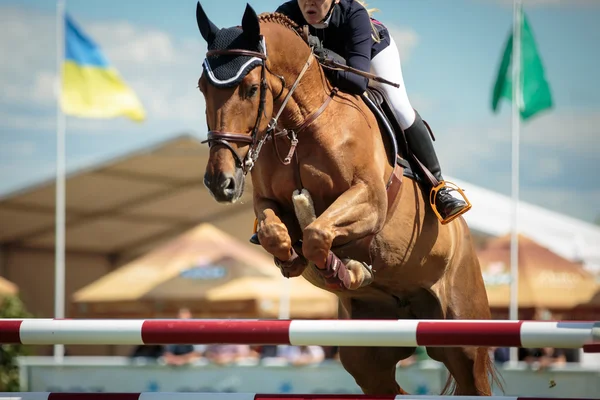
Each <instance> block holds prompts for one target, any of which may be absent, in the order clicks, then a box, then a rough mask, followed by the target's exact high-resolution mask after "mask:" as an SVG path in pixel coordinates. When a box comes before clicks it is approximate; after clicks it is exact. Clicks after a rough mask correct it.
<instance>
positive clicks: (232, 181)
mask: <svg viewBox="0 0 600 400" xmlns="http://www.w3.org/2000/svg"><path fill="white" fill-rule="evenodd" d="M227 189H229V190H233V189H235V179H233V178H229V184H228V185H227Z"/></svg>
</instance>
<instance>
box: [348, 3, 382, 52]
mask: <svg viewBox="0 0 600 400" xmlns="http://www.w3.org/2000/svg"><path fill="white" fill-rule="evenodd" d="M354 1H356V2H357V3H358V4H360V5H361V6H363V7H364V8H365V10H367V13H368V14H369V17H371V16H372V15H373V14H374V13H376V12H377V11H379V9H378V8H368V7H369V6H368V5H367V2H366V1H364V0H354ZM371 29H372V30H373V34H371V37H372V38H373V40H374V41H376V42H377V43H379V42H381V37H380V36H379V31H377V28H375V25H373V21H371Z"/></svg>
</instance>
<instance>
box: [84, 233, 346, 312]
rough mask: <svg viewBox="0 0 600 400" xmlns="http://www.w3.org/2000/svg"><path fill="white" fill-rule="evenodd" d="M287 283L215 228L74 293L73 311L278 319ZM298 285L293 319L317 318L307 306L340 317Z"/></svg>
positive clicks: (264, 259) (322, 295)
mask: <svg viewBox="0 0 600 400" xmlns="http://www.w3.org/2000/svg"><path fill="white" fill-rule="evenodd" d="M281 279H282V277H281V273H280V272H279V269H278V268H277V267H276V266H275V265H274V263H273V259H272V257H271V256H270V255H268V254H267V253H266V252H264V251H260V250H258V249H255V248H253V247H251V245H248V244H245V243H241V242H240V241H239V240H237V239H235V238H233V237H232V236H229V235H228V234H226V233H225V232H223V231H221V230H219V229H217V228H216V227H214V226H213V225H211V224H201V225H199V226H197V227H195V228H193V229H191V230H190V231H188V232H185V233H184V234H182V235H180V236H178V237H176V238H175V239H173V240H172V241H170V242H168V243H166V244H165V245H163V246H160V247H157V248H155V249H153V250H151V251H150V252H148V253H147V254H145V255H143V256H142V257H140V258H138V259H135V260H133V261H131V262H129V263H127V264H125V265H124V266H122V267H120V268H118V269H116V270H114V271H112V272H110V273H108V274H106V275H105V276H103V277H102V278H100V279H98V280H97V281H95V282H92V283H91V284H90V285H88V286H86V287H84V288H82V289H80V290H79V291H77V292H75V293H74V295H73V303H74V305H75V306H76V313H78V314H81V315H82V316H88V317H89V316H90V315H92V314H95V315H98V316H103V317H106V316H114V315H119V316H123V317H130V318H133V317H136V316H137V317H140V316H146V317H149V316H153V317H159V316H162V315H167V316H168V315H173V314H174V313H175V312H176V311H175V310H176V309H177V308H179V307H183V306H185V307H189V308H191V309H193V311H194V315H198V316H202V317H209V316H217V317H225V316H231V315H237V316H240V315H241V316H252V317H255V316H256V314H257V313H258V314H265V315H274V316H276V315H277V310H278V304H279V298H278V297H277V296H280V295H282V294H284V293H283V291H282V287H285V286H286V285H283V286H282V284H281V283H282V282H281ZM293 282H294V283H293V284H292V285H291V286H290V287H291V290H292V298H291V300H292V304H291V305H290V311H291V314H292V315H294V317H297V315H295V314H294V311H295V310H297V311H298V312H300V311H302V313H301V315H309V314H310V313H311V309H310V307H308V306H306V304H307V299H310V301H314V307H313V310H314V313H313V314H314V316H318V315H322V314H324V313H329V311H330V310H331V309H332V308H335V309H336V310H337V299H336V298H335V296H334V295H332V294H330V293H328V292H325V291H323V290H320V289H318V288H316V287H313V286H312V285H310V284H309V283H308V282H307V281H306V280H304V278H302V277H298V278H294V279H293ZM301 282H305V283H301ZM217 288H218V289H219V290H218V291H216V292H214V290H215V289H217ZM222 288H224V289H222ZM232 288H233V289H232ZM275 293H276V294H275ZM296 293H299V294H298V295H296ZM302 293H306V294H307V296H308V297H305V296H304V295H303V294H302ZM317 294H318V295H317ZM311 296H312V297H311ZM275 300H276V301H275ZM294 302H295V303H296V304H294ZM275 303H276V304H277V305H276V306H275V305H274V304H275ZM324 310H325V311H324ZM328 315H331V313H329V314H328Z"/></svg>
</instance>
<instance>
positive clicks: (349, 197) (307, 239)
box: [302, 184, 386, 289]
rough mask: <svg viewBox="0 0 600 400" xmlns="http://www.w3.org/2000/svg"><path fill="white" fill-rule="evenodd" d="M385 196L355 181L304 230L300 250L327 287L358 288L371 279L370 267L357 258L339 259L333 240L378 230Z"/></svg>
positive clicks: (345, 241) (382, 218)
mask: <svg viewBox="0 0 600 400" xmlns="http://www.w3.org/2000/svg"><path fill="white" fill-rule="evenodd" d="M385 211H386V196H385V192H384V193H383V196H380V195H378V194H377V193H374V192H373V190H372V189H370V188H369V186H367V185H366V184H356V185H354V186H352V187H351V188H350V189H348V190H347V191H346V192H344V193H343V194H342V195H340V196H339V197H338V198H337V199H336V200H335V201H334V202H333V203H332V204H331V205H330V206H329V207H328V208H327V209H326V210H325V211H324V212H323V213H322V214H321V215H320V216H319V217H318V218H317V219H315V220H314V221H313V222H312V223H311V224H309V225H308V226H307V227H306V228H305V230H304V233H303V243H302V253H303V254H304V257H306V258H307V259H308V260H309V261H311V262H313V263H314V264H315V266H316V267H317V270H318V271H319V272H320V273H321V275H323V277H324V278H325V280H326V281H327V283H328V284H329V286H330V287H334V288H341V289H344V288H345V289H357V288H359V287H362V286H365V285H368V284H369V283H371V281H372V280H373V272H372V270H371V266H370V265H367V264H366V263H364V262H359V261H356V260H345V263H344V262H342V260H340V259H339V258H338V257H337V256H336V255H335V254H334V253H333V252H332V251H331V247H332V244H333V242H334V240H335V239H341V242H342V243H348V242H351V241H353V240H355V239H359V238H364V237H365V236H368V235H370V234H375V233H377V232H378V231H380V230H381V228H382V227H383V224H384V222H385Z"/></svg>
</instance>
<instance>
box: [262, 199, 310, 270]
mask: <svg viewBox="0 0 600 400" xmlns="http://www.w3.org/2000/svg"><path fill="white" fill-rule="evenodd" d="M254 211H255V214H256V218H257V220H258V226H257V232H256V233H257V235H258V239H259V240H260V244H261V246H262V247H263V248H264V249H265V250H266V251H267V252H268V253H270V254H272V255H273V257H274V260H275V264H276V265H277V266H278V267H279V269H280V270H281V273H282V274H283V276H285V277H286V278H291V277H296V276H300V275H302V272H304V269H305V268H306V267H307V266H308V261H307V260H306V259H305V258H304V257H303V256H300V255H298V254H297V253H296V251H295V250H294V248H293V246H292V238H291V237H290V233H289V231H288V228H287V226H286V225H285V224H284V223H283V221H282V216H281V214H280V211H279V207H278V205H277V203H276V202H274V201H272V200H269V199H265V198H255V199H254Z"/></svg>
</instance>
